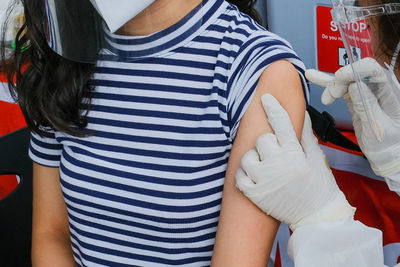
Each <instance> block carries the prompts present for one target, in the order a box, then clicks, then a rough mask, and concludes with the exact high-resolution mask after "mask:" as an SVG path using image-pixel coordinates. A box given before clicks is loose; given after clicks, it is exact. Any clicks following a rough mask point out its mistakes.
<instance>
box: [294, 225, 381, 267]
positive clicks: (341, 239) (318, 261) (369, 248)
mask: <svg viewBox="0 0 400 267" xmlns="http://www.w3.org/2000/svg"><path fill="white" fill-rule="evenodd" d="M288 253H289V256H290V257H291V258H292V259H293V261H294V262H295V263H296V267H320V266H330V267H354V266H363V267H384V266H385V265H384V260H383V247H382V232H381V231H380V230H378V229H376V228H371V227H367V226H366V225H364V224H362V223H361V222H359V221H355V220H352V219H345V220H341V221H336V222H320V223H315V224H309V225H305V226H301V227H299V228H297V229H296V230H295V231H294V232H293V234H292V236H291V237H290V239H289V246H288Z"/></svg>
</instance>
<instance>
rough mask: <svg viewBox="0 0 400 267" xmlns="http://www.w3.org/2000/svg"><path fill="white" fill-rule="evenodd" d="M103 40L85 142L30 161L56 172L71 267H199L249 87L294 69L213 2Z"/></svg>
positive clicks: (53, 135) (279, 49) (53, 140)
mask: <svg viewBox="0 0 400 267" xmlns="http://www.w3.org/2000/svg"><path fill="white" fill-rule="evenodd" d="M108 39H109V42H110V44H111V46H110V48H109V49H108V50H107V51H103V53H102V56H101V60H99V62H98V63H97V70H96V73H95V74H94V78H93V80H94V83H95V84H96V87H95V90H94V93H93V100H92V105H91V107H90V111H89V113H88V122H89V124H88V126H87V128H88V129H90V130H94V135H92V136H90V137H83V138H81V137H73V136H69V135H67V134H65V133H62V132H54V131H49V132H48V135H47V136H46V137H39V136H38V135H36V134H32V138H31V147H30V156H31V158H32V159H33V160H34V161H35V162H37V163H38V164H42V165H45V166H52V167H59V169H60V177H61V187H62V190H63V194H64V198H65V202H66V204H67V208H68V216H69V224H70V230H71V241H72V247H73V252H74V257H75V260H76V262H77V265H79V266H206V265H209V264H210V259H211V255H212V251H213V245H214V239H215V234H216V229H217V224H218V217H219V211H220V204H221V197H222V187H223V184H224V178H225V171H226V167H227V162H228V158H229V155H230V151H231V148H232V144H233V140H234V138H235V134H236V131H237V129H238V126H239V122H240V120H241V118H242V116H243V114H244V113H245V111H246V109H247V107H248V106H249V104H250V101H251V98H252V96H253V94H254V92H255V88H256V86H257V82H258V79H259V77H260V75H261V73H262V72H263V70H264V69H265V68H266V67H268V65H269V64H271V63H272V62H274V61H277V60H280V59H287V60H289V61H290V62H292V63H293V65H294V66H295V67H296V68H297V69H298V71H299V74H300V77H301V79H302V80H303V83H304V76H303V69H304V66H303V63H302V62H301V61H300V60H299V58H298V57H297V56H296V54H295V53H294V52H293V50H292V48H291V47H290V45H289V44H288V43H287V42H286V41H285V40H282V39H281V38H279V37H278V36H276V35H274V34H272V33H270V32H268V31H266V30H265V29H263V28H261V27H260V26H259V25H258V24H256V23H255V22H254V21H253V20H252V19H250V18H249V17H248V16H246V15H243V14H241V13H240V12H239V11H238V10H237V8H236V7H235V6H233V5H231V4H229V3H227V2H225V1H223V0H204V1H203V3H202V4H201V5H200V6H198V7H197V8H196V9H194V10H193V11H192V12H190V14H188V15H187V16H186V17H185V18H183V19H182V20H181V21H179V22H178V23H177V24H175V25H173V26H171V27H169V28H167V29H165V30H162V31H160V32H158V33H155V34H152V35H150V36H146V37H143V36H141V37H126V36H117V35H112V34H109V38H108ZM116 54H118V55H119V57H117V56H116ZM304 88H306V85H305V83H304ZM305 95H306V97H307V96H308V92H307V90H305Z"/></svg>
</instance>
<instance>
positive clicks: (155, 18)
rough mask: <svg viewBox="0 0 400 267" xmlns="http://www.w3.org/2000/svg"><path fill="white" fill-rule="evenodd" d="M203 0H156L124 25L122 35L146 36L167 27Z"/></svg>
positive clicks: (119, 32)
mask: <svg viewBox="0 0 400 267" xmlns="http://www.w3.org/2000/svg"><path fill="white" fill-rule="evenodd" d="M201 1H202V0H156V1H154V2H153V3H152V4H151V5H150V6H148V7H147V8H146V9H145V10H143V11H142V12H141V13H139V14H138V15H137V16H135V17H134V18H133V19H131V20H130V21H128V22H127V23H126V24H125V25H124V26H122V27H121V28H120V29H119V30H118V31H117V32H116V33H117V34H120V35H130V36H145V35H149V34H152V33H155V32H158V31H161V30H163V29H166V28H168V27H170V26H172V25H174V24H175V23H177V22H178V21H179V20H181V19H182V18H183V17H184V16H185V15H187V14H188V13H189V12H190V11H191V10H193V9H194V8H195V7H196V6H197V5H199V4H200V3H201Z"/></svg>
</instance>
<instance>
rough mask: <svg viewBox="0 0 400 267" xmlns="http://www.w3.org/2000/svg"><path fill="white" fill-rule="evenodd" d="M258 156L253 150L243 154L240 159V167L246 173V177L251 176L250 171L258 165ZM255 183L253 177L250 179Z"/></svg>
mask: <svg viewBox="0 0 400 267" xmlns="http://www.w3.org/2000/svg"><path fill="white" fill-rule="evenodd" d="M260 162H261V161H260V155H259V154H258V153H257V151H256V150H255V149H251V150H249V151H247V152H246V154H244V156H243V157H242V161H241V165H240V167H241V168H242V169H243V171H244V172H245V173H246V175H247V176H251V170H252V169H253V168H254V167H255V166H257V165H258V164H259V163H260ZM250 178H251V179H252V180H253V181H254V182H255V183H256V182H257V181H256V179H255V177H250Z"/></svg>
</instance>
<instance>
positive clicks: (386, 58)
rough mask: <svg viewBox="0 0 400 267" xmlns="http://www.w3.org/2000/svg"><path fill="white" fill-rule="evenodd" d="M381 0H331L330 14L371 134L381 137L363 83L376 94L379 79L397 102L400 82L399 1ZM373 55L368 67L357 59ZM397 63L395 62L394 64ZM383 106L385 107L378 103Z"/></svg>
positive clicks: (399, 101)
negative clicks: (396, 69)
mask: <svg viewBox="0 0 400 267" xmlns="http://www.w3.org/2000/svg"><path fill="white" fill-rule="evenodd" d="M388 2H389V1H382V0H332V3H333V9H332V17H333V20H334V22H335V23H336V25H337V26H338V27H339V29H340V33H341V37H342V41H343V43H344V45H345V48H346V51H347V56H348V58H349V61H350V64H351V66H352V69H353V72H354V77H355V80H356V82H357V84H358V89H359V93H360V96H361V99H362V102H363V105H364V109H365V111H366V112H367V117H368V121H369V124H370V125H371V127H372V129H373V131H374V132H375V136H376V138H377V139H378V140H382V138H383V137H382V134H381V131H380V129H379V122H378V121H377V120H376V118H375V117H374V114H373V112H372V108H371V107H370V104H369V102H370V101H369V99H368V98H367V94H366V93H365V88H366V87H365V85H367V87H368V88H369V89H371V91H372V92H373V93H374V94H376V92H378V91H379V90H378V86H381V85H380V83H381V84H382V83H385V85H386V88H390V90H391V92H389V93H390V95H391V97H393V98H396V99H397V101H398V103H399V105H400V86H399V82H398V79H397V77H396V75H395V72H394V67H395V66H396V61H397V58H398V54H399V50H400V38H399V36H400V32H399V29H398V26H399V25H400V24H399V23H397V24H396V19H397V21H399V18H400V17H398V16H400V3H398V2H393V3H388ZM365 58H373V59H374V62H377V64H376V66H375V67H376V68H372V67H370V66H368V65H366V64H363V62H366V61H365V60H364V61H361V60H362V59H365ZM396 67H399V66H396ZM382 108H383V109H385V107H382Z"/></svg>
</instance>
